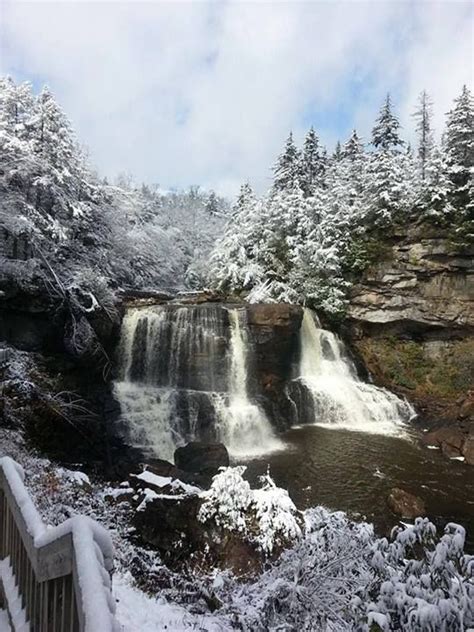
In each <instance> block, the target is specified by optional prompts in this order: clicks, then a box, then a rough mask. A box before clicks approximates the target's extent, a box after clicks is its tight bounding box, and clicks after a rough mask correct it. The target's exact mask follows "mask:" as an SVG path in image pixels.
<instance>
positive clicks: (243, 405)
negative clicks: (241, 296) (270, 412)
mask: <svg viewBox="0 0 474 632" xmlns="http://www.w3.org/2000/svg"><path fill="white" fill-rule="evenodd" d="M244 318H245V310H237V309H234V310H230V311H229V320H230V324H231V339H230V350H231V366H230V384H229V401H228V402H223V401H221V405H220V407H219V435H220V438H221V441H223V442H224V443H225V444H226V445H227V446H228V447H229V449H230V451H231V453H233V454H235V455H245V456H249V455H253V454H259V453H262V452H269V451H271V450H275V449H280V448H282V443H281V442H280V441H279V440H278V439H276V438H275V437H274V435H273V431H272V427H271V424H270V422H269V420H268V419H267V417H266V415H265V413H264V412H263V411H262V410H261V408H260V407H259V406H257V405H256V404H254V403H252V402H251V401H250V400H249V396H248V392H247V374H248V366H247V350H248V341H247V340H246V336H245V333H244V332H245V330H246V328H245V327H244V326H243V325H245V323H243V322H242V321H243V320H244Z"/></svg>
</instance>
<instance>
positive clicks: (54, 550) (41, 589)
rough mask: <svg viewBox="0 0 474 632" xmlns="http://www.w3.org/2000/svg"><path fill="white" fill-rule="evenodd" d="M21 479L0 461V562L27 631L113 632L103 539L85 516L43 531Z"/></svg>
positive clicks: (107, 546) (109, 554)
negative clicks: (8, 572)
mask: <svg viewBox="0 0 474 632" xmlns="http://www.w3.org/2000/svg"><path fill="white" fill-rule="evenodd" d="M23 479H24V475H23V470H22V468H21V467H20V466H19V465H18V463H16V462H15V461H13V459H11V458H10V457H3V458H0V558H1V559H2V560H3V563H5V560H8V564H9V568H11V573H12V575H13V577H14V580H15V583H16V586H17V588H18V593H19V597H20V599H21V605H22V608H23V609H24V612H25V615H26V620H27V621H28V622H29V629H30V630H31V632H99V631H100V632H116V630H117V629H118V625H117V623H116V621H115V617H114V611H115V604H114V601H113V598H112V593H111V576H112V570H113V546H112V542H111V540H110V537H109V535H108V533H107V532H106V531H105V529H103V528H102V527H101V526H100V525H99V524H97V523H96V522H94V521H93V520H91V519H90V518H87V517H85V516H78V517H75V518H71V519H69V520H66V521H65V522H64V523H62V524H61V525H59V526H57V527H52V528H47V527H46V526H45V525H44V523H43V521H42V519H41V517H40V515H39V513H38V511H37V509H36V507H35V506H34V503H33V501H32V500H31V498H30V496H29V494H28V492H27V490H26V488H25V486H24V484H23ZM0 579H1V578H0ZM6 593H7V590H6V589H4V590H3V595H4V602H5V603H4V606H5V607H6V609H7V610H8V611H9V615H10V617H12V612H11V611H10V610H11V608H10V607H9V606H10V604H9V603H8V595H7V594H6Z"/></svg>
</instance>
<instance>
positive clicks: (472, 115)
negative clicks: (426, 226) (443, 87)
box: [445, 86, 474, 212]
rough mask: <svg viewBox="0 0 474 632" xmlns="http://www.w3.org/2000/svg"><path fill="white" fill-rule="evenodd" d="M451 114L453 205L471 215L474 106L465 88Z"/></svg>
mask: <svg viewBox="0 0 474 632" xmlns="http://www.w3.org/2000/svg"><path fill="white" fill-rule="evenodd" d="M454 104H455V105H454V108H453V109H452V110H451V111H450V112H449V113H448V120H447V127H446V136H445V143H446V152H447V161H448V167H449V176H450V179H451V181H452V184H453V203H454V206H455V207H456V208H457V209H460V210H462V211H463V212H465V211H466V210H467V209H470V210H471V211H472V210H473V209H472V206H473V204H474V201H473V193H474V184H473V168H474V104H473V99H472V95H471V93H470V91H469V90H468V88H467V86H464V87H463V89H462V92H461V95H460V96H459V97H458V98H457V99H455V101H454Z"/></svg>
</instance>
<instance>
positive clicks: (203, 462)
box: [174, 441, 229, 475]
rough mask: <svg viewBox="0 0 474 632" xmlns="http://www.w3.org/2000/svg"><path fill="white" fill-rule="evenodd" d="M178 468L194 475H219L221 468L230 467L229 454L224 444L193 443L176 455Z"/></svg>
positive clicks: (177, 451) (182, 448) (176, 451)
mask: <svg viewBox="0 0 474 632" xmlns="http://www.w3.org/2000/svg"><path fill="white" fill-rule="evenodd" d="M174 462H175V464H176V467H177V468H179V469H180V470H184V471H185V472H192V473H194V474H207V475H209V474H217V472H218V471H219V468H220V467H228V465H229V453H228V452H227V448H226V447H225V445H224V444H223V443H202V442H200V441H191V442H190V443H188V444H186V445H185V446H182V447H180V448H177V449H176V450H175V453H174Z"/></svg>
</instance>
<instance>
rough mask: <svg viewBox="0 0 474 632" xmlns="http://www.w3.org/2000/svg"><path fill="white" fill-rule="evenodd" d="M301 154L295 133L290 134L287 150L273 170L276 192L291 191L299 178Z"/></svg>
mask: <svg viewBox="0 0 474 632" xmlns="http://www.w3.org/2000/svg"><path fill="white" fill-rule="evenodd" d="M299 160H300V152H299V151H298V148H297V147H296V145H295V143H294V140H293V133H292V132H290V135H289V136H288V139H287V141H286V145H285V149H284V151H283V153H282V154H280V156H279V157H278V159H277V162H276V165H275V167H274V168H273V174H274V179H273V187H274V190H275V191H285V190H289V189H290V188H291V187H292V186H293V184H294V183H295V181H297V180H298V177H299V173H298V171H299Z"/></svg>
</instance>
